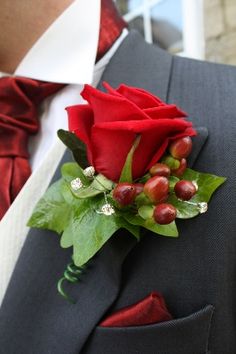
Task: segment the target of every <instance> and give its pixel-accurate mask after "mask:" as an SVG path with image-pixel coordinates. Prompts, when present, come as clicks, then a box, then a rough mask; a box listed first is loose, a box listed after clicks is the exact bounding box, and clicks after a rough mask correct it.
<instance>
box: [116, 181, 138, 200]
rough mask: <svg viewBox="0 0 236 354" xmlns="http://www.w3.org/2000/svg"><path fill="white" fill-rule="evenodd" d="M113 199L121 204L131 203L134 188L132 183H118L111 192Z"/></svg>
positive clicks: (133, 197)
mask: <svg viewBox="0 0 236 354" xmlns="http://www.w3.org/2000/svg"><path fill="white" fill-rule="evenodd" d="M112 195H113V198H114V200H115V201H116V202H117V203H118V204H119V205H121V206H126V205H129V204H132V203H133V201H134V199H135V197H136V189H135V187H134V185H133V184H132V183H126V182H125V183H118V184H117V185H116V187H115V188H114V190H113V192H112Z"/></svg>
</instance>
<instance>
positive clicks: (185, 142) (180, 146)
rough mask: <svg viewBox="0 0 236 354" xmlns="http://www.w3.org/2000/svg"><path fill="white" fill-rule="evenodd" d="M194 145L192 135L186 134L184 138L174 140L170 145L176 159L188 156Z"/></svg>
mask: <svg viewBox="0 0 236 354" xmlns="http://www.w3.org/2000/svg"><path fill="white" fill-rule="evenodd" d="M192 145H193V143H192V139H191V138H190V136H185V137H184V138H179V139H176V140H174V141H173V142H172V143H171V144H170V146H169V151H170V153H171V155H172V156H173V157H174V158H176V159H182V158H186V157H188V155H189V154H190V152H191V151H192Z"/></svg>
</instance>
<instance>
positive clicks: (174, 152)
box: [113, 137, 197, 224]
mask: <svg viewBox="0 0 236 354" xmlns="http://www.w3.org/2000/svg"><path fill="white" fill-rule="evenodd" d="M191 150H192V139H191V138H190V137H184V138H179V139H177V140H174V141H173V142H172V143H171V144H170V146H169V152H170V155H169V156H166V157H165V158H164V159H163V161H162V162H158V163H156V164H155V165H153V166H152V167H151V169H150V170H149V175H150V178H148V180H147V181H146V183H145V184H142V183H118V184H117V185H116V187H115V189H114V190H113V198H114V200H115V201H116V202H117V203H118V204H119V205H120V206H121V207H125V206H128V205H130V204H132V203H134V202H135V198H136V197H137V196H138V195H139V194H141V193H144V195H145V196H146V197H147V198H148V199H149V201H150V203H151V204H154V205H155V208H154V212H153V218H154V220H155V221H156V222H157V223H158V224H169V223H171V222H172V221H173V220H175V218H176V214H177V211H176V208H175V207H174V206H173V205H172V204H169V203H165V201H166V200H167V199H168V196H169V192H170V185H169V180H168V178H169V177H170V176H171V175H173V176H176V177H181V176H182V175H183V173H184V171H185V169H186V167H187V161H186V158H187V157H188V156H189V154H190V152H191ZM174 192H175V195H176V196H177V198H179V199H182V200H185V201H187V200H189V199H191V198H192V197H193V196H194V194H195V193H196V192H197V186H196V184H195V183H193V182H191V181H187V180H180V181H178V182H177V183H176V184H175V186H174Z"/></svg>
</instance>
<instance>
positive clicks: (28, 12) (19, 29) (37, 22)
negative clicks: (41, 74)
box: [0, 0, 73, 73]
mask: <svg viewBox="0 0 236 354" xmlns="http://www.w3.org/2000/svg"><path fill="white" fill-rule="evenodd" d="M72 2H73V0H60V1H58V0H34V1H30V0H21V1H18V0H12V1H9V0H2V1H1V11H0V28H1V31H0V71H3V72H7V73H13V72H14V71H15V69H16V67H17V65H18V64H19V62H20V61H21V59H22V58H23V57H24V56H25V54H26V53H27V52H28V51H29V49H30V48H31V47H32V46H33V44H34V43H35V42H36V41H37V39H38V38H39V37H40V36H41V35H42V34H43V33H44V32H45V30H46V29H47V28H48V27H49V26H50V25H51V23H52V22H53V21H54V20H55V19H56V18H57V17H58V16H59V15H60V14H61V13H62V12H63V11H64V10H65V9H66V8H67V7H68V6H69V5H70V4H71V3H72Z"/></svg>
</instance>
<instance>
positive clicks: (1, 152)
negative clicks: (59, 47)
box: [0, 77, 64, 219]
mask: <svg viewBox="0 0 236 354" xmlns="http://www.w3.org/2000/svg"><path fill="white" fill-rule="evenodd" d="M63 86H64V85H61V84H54V83H46V82H42V81H36V80H32V79H26V78H20V77H16V78H12V77H3V78H1V79H0V176H1V183H0V219H1V218H2V217H3V215H4V214H5V213H6V211H7V209H8V208H9V206H10V205H11V203H12V202H13V200H14V199H15V197H16V196H17V194H18V193H19V191H20V190H21V188H22V187H23V185H24V183H25V182H26V180H27V179H28V177H29V175H30V173H31V169H30V165H29V162H28V159H29V153H28V140H29V136H30V135H33V134H36V133H37V131H38V130H39V121H38V112H37V107H38V105H39V104H40V103H41V102H42V101H43V99H45V98H46V97H48V96H50V95H52V94H53V93H55V92H57V91H58V90H59V89H61V88H62V87H63Z"/></svg>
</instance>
